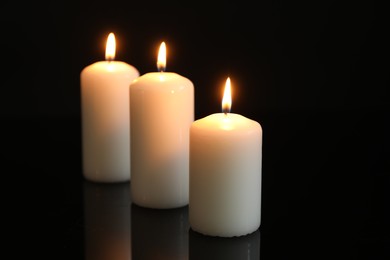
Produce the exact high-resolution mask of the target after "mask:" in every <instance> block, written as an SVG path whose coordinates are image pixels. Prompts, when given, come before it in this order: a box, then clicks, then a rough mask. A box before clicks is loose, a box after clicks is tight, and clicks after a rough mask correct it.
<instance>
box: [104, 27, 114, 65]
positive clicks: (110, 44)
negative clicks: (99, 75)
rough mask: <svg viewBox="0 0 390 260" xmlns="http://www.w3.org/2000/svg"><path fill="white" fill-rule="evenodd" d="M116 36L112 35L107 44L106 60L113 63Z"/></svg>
mask: <svg viewBox="0 0 390 260" xmlns="http://www.w3.org/2000/svg"><path fill="white" fill-rule="evenodd" d="M115 47H116V43H115V35H114V34H113V33H110V34H109V35H108V37H107V44H106V60H107V61H112V60H114V59H115Z"/></svg>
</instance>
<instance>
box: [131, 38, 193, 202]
mask: <svg viewBox="0 0 390 260" xmlns="http://www.w3.org/2000/svg"><path fill="white" fill-rule="evenodd" d="M165 59H166V49H165V43H164V42H163V43H162V44H161V46H160V50H159V55H158V61H157V66H158V69H159V70H160V71H159V72H150V73H146V74H144V75H141V76H140V77H138V78H137V79H136V80H134V81H133V83H132V84H131V85H130V120H131V140H132V141H131V162H132V163H131V182H130V185H131V193H132V201H133V202H134V203H135V204H137V205H139V206H143V207H148V208H161V209H162V208H177V207H182V206H186V205H188V196H189V195H188V185H189V184H188V178H189V128H190V126H191V123H192V122H193V121H194V86H193V83H192V82H191V81H190V80H189V79H187V78H186V77H183V76H181V75H179V74H177V73H174V72H165V71H164V70H165Z"/></svg>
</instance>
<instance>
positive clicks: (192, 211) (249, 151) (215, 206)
mask: <svg viewBox="0 0 390 260" xmlns="http://www.w3.org/2000/svg"><path fill="white" fill-rule="evenodd" d="M230 108H231V83H230V78H227V80H226V85H225V93H224V97H223V102H222V110H223V113H215V114H211V115H209V116H207V117H204V118H202V119H199V120H196V121H195V122H193V123H192V125H191V128H190V180H189V181H190V188H189V194H190V195H189V223H190V226H191V228H192V229H193V230H194V231H197V232H199V233H202V234H204V235H209V236H219V237H234V236H242V235H246V234H249V233H253V232H254V231H256V230H257V229H258V228H259V227H260V216H261V214H260V213H261V163H262V128H261V126H260V124H259V123H258V122H256V121H253V120H251V119H249V118H246V117H244V116H242V115H239V114H235V113H230Z"/></svg>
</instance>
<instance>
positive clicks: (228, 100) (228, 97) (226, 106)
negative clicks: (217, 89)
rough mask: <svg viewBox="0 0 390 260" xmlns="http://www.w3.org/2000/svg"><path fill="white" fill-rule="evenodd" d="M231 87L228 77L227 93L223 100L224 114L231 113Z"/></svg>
mask: <svg viewBox="0 0 390 260" xmlns="http://www.w3.org/2000/svg"><path fill="white" fill-rule="evenodd" d="M230 85H231V84H230V78H229V77H228V78H227V80H226V84H225V92H224V94H223V98H222V112H223V113H224V114H227V113H230V109H231V108H232V91H231V86H230Z"/></svg>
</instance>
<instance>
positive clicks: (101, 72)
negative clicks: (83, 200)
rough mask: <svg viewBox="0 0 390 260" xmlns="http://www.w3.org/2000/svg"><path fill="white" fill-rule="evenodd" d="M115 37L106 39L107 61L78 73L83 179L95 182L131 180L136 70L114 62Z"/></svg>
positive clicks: (122, 63)
mask: <svg viewBox="0 0 390 260" xmlns="http://www.w3.org/2000/svg"><path fill="white" fill-rule="evenodd" d="M115 48H116V42H115V36H114V34H113V33H110V34H109V36H108V38H107V45H106V60H105V61H98V62H95V63H93V64H91V65H89V66H87V67H85V68H84V69H83V70H82V71H81V75H80V80H81V110H82V114H81V116H82V157H83V175H84V177H85V178H86V179H87V180H90V181H95V182H125V181H129V180H130V175H131V174H130V132H129V131H130V119H129V86H130V83H131V82H132V81H133V80H134V79H135V78H137V77H138V76H139V72H138V70H137V69H136V68H135V67H133V66H132V65H129V64H127V63H125V62H123V61H115V60H114V59H115Z"/></svg>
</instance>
